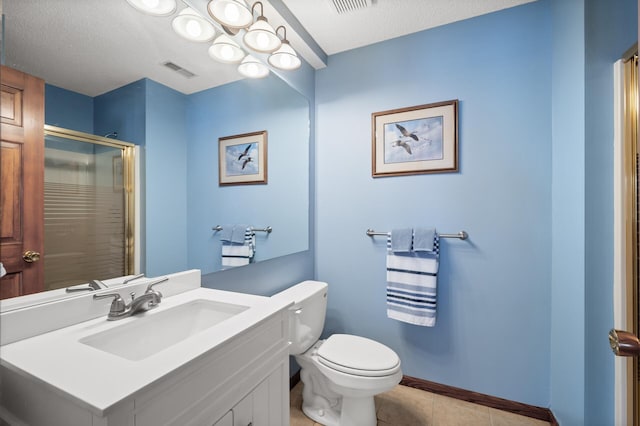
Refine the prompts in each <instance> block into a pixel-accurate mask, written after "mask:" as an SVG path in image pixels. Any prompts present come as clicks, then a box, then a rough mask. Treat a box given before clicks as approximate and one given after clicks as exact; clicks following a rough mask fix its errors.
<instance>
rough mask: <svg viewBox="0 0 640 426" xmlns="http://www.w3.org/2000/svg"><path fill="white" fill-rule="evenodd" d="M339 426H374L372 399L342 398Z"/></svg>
mask: <svg viewBox="0 0 640 426" xmlns="http://www.w3.org/2000/svg"><path fill="white" fill-rule="evenodd" d="M339 424H340V426H376V425H377V424H378V419H377V417H376V406H375V403H374V400H373V397H372V396H370V397H364V398H351V397H348V396H343V397H342V413H341V415H340V423H339Z"/></svg>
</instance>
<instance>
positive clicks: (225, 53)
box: [220, 46, 233, 61]
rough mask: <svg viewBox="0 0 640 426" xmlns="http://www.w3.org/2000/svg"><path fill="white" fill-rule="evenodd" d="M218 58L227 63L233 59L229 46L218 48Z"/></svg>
mask: <svg viewBox="0 0 640 426" xmlns="http://www.w3.org/2000/svg"><path fill="white" fill-rule="evenodd" d="M220 56H222V58H223V59H226V60H227V61H228V60H230V59H231V58H233V49H232V48H231V46H222V47H221V48H220Z"/></svg>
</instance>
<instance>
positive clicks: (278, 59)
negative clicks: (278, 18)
mask: <svg viewBox="0 0 640 426" xmlns="http://www.w3.org/2000/svg"><path fill="white" fill-rule="evenodd" d="M280 28H282V30H283V31H284V37H283V38H282V45H281V46H280V48H279V49H278V50H276V51H275V52H273V53H272V54H271V56H269V59H268V60H269V63H270V64H271V66H273V67H276V68H279V69H281V70H286V71H289V70H295V69H298V68H300V65H301V64H302V61H300V58H298V54H297V53H296V51H295V50H293V47H291V45H290V44H289V40H287V29H286V28H285V27H284V26H282V25H280V26H279V27H278V28H276V34H278V30H279V29H280Z"/></svg>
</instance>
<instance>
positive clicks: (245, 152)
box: [238, 143, 253, 169]
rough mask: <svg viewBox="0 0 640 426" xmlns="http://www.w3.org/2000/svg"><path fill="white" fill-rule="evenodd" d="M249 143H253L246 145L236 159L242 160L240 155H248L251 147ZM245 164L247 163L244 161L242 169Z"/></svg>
mask: <svg viewBox="0 0 640 426" xmlns="http://www.w3.org/2000/svg"><path fill="white" fill-rule="evenodd" d="M251 145H253V144H251V143H250V144H249V145H247V147H246V148H245V149H244V152H243V153H242V154H240V156H239V157H238V161H240V160H242V157H246V156H247V155H249V150H250V149H251ZM246 164H247V163H246V162H245V163H244V164H243V165H242V168H243V169H244V166H245V165H246Z"/></svg>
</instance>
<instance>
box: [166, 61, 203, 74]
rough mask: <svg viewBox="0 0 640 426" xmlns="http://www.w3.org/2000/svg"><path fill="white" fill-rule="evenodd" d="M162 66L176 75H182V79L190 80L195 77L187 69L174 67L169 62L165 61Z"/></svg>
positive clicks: (178, 66) (174, 65)
mask: <svg viewBox="0 0 640 426" xmlns="http://www.w3.org/2000/svg"><path fill="white" fill-rule="evenodd" d="M162 65H164V66H165V67H167V68H169V69H171V70H173V71H175V72H177V73H178V74H180V75H182V76H183V77H187V78H191V77H195V76H196V75H195V74H194V73H192V72H191V71H189V70H187V69H184V68H182V67H181V66H180V65H176V64H174V63H173V62H171V61H167V62H165V63H164V64H162Z"/></svg>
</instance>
